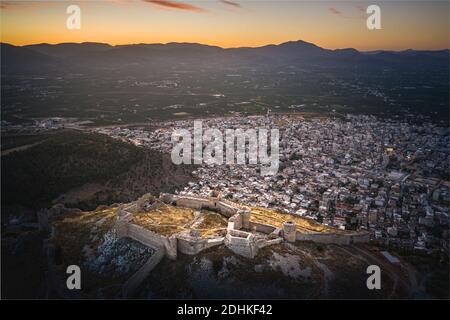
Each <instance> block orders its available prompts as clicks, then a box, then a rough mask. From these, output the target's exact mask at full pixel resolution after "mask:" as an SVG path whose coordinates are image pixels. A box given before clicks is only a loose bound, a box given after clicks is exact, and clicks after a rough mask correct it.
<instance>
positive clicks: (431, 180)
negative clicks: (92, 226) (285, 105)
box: [90, 113, 450, 255]
mask: <svg viewBox="0 0 450 320" xmlns="http://www.w3.org/2000/svg"><path fill="white" fill-rule="evenodd" d="M203 127H204V129H205V130H206V129H208V128H215V129H219V130H221V131H222V132H225V130H226V129H237V128H239V129H242V130H247V129H249V128H267V129H279V131H280V150H279V152H280V155H279V157H280V168H279V170H278V173H277V174H275V175H272V176H261V175H260V170H261V167H260V166H259V165H257V164H256V165H253V164H247V165H239V164H234V165H230V164H223V165H211V164H202V165H200V166H197V167H196V169H195V171H194V172H193V175H194V177H195V178H196V179H195V181H191V182H189V183H188V186H187V187H185V188H184V189H183V190H178V194H180V195H187V194H194V195H200V196H207V195H208V194H210V192H211V191H212V190H217V189H219V190H220V191H221V193H222V195H223V197H224V198H225V199H229V200H234V201H239V202H242V203H244V204H246V205H249V206H258V207H265V208H272V209H276V210H279V211H281V212H285V213H291V214H295V215H298V216H302V217H306V218H310V219H314V220H316V221H318V222H320V223H323V224H325V225H328V226H333V227H337V228H340V229H344V230H368V231H370V232H371V237H372V240H373V241H375V242H378V243H379V244H380V245H385V246H390V247H394V248H397V249H399V250H402V251H421V252H429V253H430V252H441V253H443V254H447V255H448V223H449V216H448V215H449V203H450V183H449V181H448V176H447V174H448V173H447V169H448V160H449V148H448V145H449V135H448V129H447V128H444V127H439V126H437V125H435V124H433V123H431V122H421V124H415V123H413V122H406V121H405V120H396V119H389V118H377V117H375V116H367V115H351V114H348V115H346V116H345V117H336V118H331V117H301V116H298V115H295V114H294V115H272V114H270V113H268V114H267V115H265V116H247V117H244V116H232V117H218V118H208V119H203ZM155 128H156V129H155ZM167 128H174V129H186V130H191V131H192V128H193V120H177V121H165V122H159V123H152V129H151V130H148V129H146V128H145V127H137V128H126V127H104V128H101V127H99V128H94V129H90V130H93V131H95V132H98V133H102V134H106V135H108V136H111V137H113V138H116V139H120V140H124V141H127V142H129V143H133V144H134V145H137V146H142V147H143V148H150V149H153V150H158V151H160V152H163V153H169V154H170V152H171V150H172V147H173V143H172V141H171V135H172V132H173V131H172V129H167Z"/></svg>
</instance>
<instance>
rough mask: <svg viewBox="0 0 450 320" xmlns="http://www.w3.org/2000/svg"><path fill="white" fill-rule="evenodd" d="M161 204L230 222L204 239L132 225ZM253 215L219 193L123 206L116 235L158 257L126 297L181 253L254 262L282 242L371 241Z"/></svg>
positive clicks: (162, 197)
mask: <svg viewBox="0 0 450 320" xmlns="http://www.w3.org/2000/svg"><path fill="white" fill-rule="evenodd" d="M156 202H162V203H165V204H168V205H174V206H177V207H185V208H192V209H195V210H202V209H208V210H212V211H216V212H218V213H220V214H221V215H222V216H224V217H226V218H228V226H227V230H226V235H225V236H216V237H213V238H203V237H201V236H200V235H199V234H197V233H195V232H191V233H186V232H182V233H175V234H172V235H170V236H164V235H161V234H159V233H157V232H154V231H151V230H148V229H146V228H144V227H142V226H139V225H137V224H134V223H133V216H134V214H136V213H139V212H142V210H143V208H145V207H148V206H149V205H152V203H153V204H154V203H156ZM250 218H251V211H250V209H249V208H248V207H246V206H242V205H240V204H238V203H235V202H231V201H229V200H226V199H223V198H222V197H221V194H220V193H219V192H217V191H213V192H211V194H210V196H209V197H199V196H183V195H173V194H167V193H162V194H160V196H159V199H155V198H154V197H153V196H151V195H150V194H146V195H144V196H142V197H141V198H139V199H138V200H136V201H135V202H132V203H130V204H128V205H121V206H120V207H119V209H118V212H117V222H116V226H115V229H116V234H117V236H118V237H119V238H120V237H130V238H132V239H134V240H136V241H138V242H140V243H142V244H144V245H146V246H149V247H152V248H153V249H155V251H156V253H155V254H154V255H153V256H152V257H151V258H150V259H149V261H148V262H146V263H145V264H144V265H143V266H142V267H141V269H139V270H138V271H137V272H136V273H135V274H134V275H133V276H131V278H130V279H129V280H128V281H127V282H126V283H125V284H124V286H123V290H122V292H123V295H124V296H125V297H127V296H131V295H132V294H133V292H134V291H135V290H136V289H137V287H138V286H139V285H140V283H141V282H142V281H143V280H144V279H145V278H146V277H147V275H148V274H149V273H150V272H151V270H152V269H153V268H154V267H156V265H157V264H158V263H159V262H160V261H161V260H162V258H163V257H164V256H166V257H167V258H169V259H176V258H177V254H178V252H180V253H182V254H188V255H195V254H198V253H199V252H201V251H202V250H205V249H207V248H211V247H214V246H218V245H222V244H224V245H225V246H226V247H227V248H229V249H230V250H231V251H233V252H234V253H236V254H239V255H241V256H244V257H247V258H254V257H255V256H256V255H257V254H258V250H259V249H261V248H264V247H266V246H270V245H273V244H278V243H281V242H283V241H287V242H292V243H293V242H295V241H313V242H318V243H334V244H343V245H346V244H351V243H362V242H367V241H369V234H368V233H367V232H346V233H342V232H337V230H336V232H301V231H299V230H297V228H296V224H295V222H294V221H286V222H284V223H283V225H282V227H281V228H279V227H275V226H272V225H268V224H263V223H257V222H254V221H250Z"/></svg>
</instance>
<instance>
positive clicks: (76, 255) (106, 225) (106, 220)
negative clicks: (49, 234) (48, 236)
mask: <svg viewBox="0 0 450 320" xmlns="http://www.w3.org/2000/svg"><path fill="white" fill-rule="evenodd" d="M116 211H117V208H108V209H105V210H98V211H97V210H96V211H90V212H81V213H71V214H68V215H64V216H63V217H62V218H60V219H58V220H56V221H55V222H54V226H55V229H56V236H55V242H56V244H57V245H58V246H59V247H60V248H61V250H62V254H63V257H64V260H66V262H68V263H77V264H79V263H81V262H83V261H84V260H85V256H84V251H83V248H85V246H89V247H90V248H91V249H93V250H95V248H97V247H98V245H99V244H100V243H101V241H102V239H103V236H104V235H105V233H106V232H108V231H109V230H111V229H112V228H113V225H114V222H115V217H116Z"/></svg>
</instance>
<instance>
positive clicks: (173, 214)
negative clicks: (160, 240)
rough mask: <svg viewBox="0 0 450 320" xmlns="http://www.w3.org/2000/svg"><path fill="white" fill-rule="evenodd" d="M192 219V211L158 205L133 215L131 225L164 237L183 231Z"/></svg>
mask: <svg viewBox="0 0 450 320" xmlns="http://www.w3.org/2000/svg"><path fill="white" fill-rule="evenodd" d="M193 219H194V209H191V208H182V207H175V206H170V205H167V204H160V205H158V206H157V207H156V208H154V209H152V210H150V211H147V212H142V213H138V214H136V215H134V218H133V223H135V224H137V225H139V226H141V227H144V228H146V229H148V230H150V231H154V232H157V233H160V234H163V235H165V236H170V235H172V234H175V233H178V232H181V231H183V230H185V226H186V225H187V224H188V223H190V222H191V221H192V220H193Z"/></svg>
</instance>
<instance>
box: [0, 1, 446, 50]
mask: <svg viewBox="0 0 450 320" xmlns="http://www.w3.org/2000/svg"><path fill="white" fill-rule="evenodd" d="M72 4H76V5H78V6H79V7H80V9H81V28H80V29H79V30H69V29H68V28H67V27H66V20H67V18H68V16H69V15H68V14H67V13H66V9H67V7H68V6H69V5H72ZM371 4H376V5H378V6H379V7H380V9H381V29H380V30H369V29H368V28H367V26H366V19H367V17H368V16H369V15H368V14H367V13H366V8H367V6H368V5H371ZM449 6H450V4H449V2H448V1H420V0H413V1H409V0H390V1H368V0H361V1H321V0H316V1H304V0H290V1H286V0H276V1H275V0H262V1H261V0H195V1H189V0H103V1H92V0H83V1H70V0H59V1H37V0H32V1H3V0H2V1H1V5H0V18H1V41H2V42H6V43H10V44H14V45H25V44H34V43H53V44H54V43H62V42H103V43H109V44H112V45H117V44H131V43H168V42H196V43H202V44H209V45H217V46H221V47H225V48H229V47H243V46H244V47H257V46H263V45H267V44H279V43H282V42H286V41H295V40H304V41H308V42H312V43H314V44H316V45H318V46H321V47H324V48H329V49H337V48H356V49H358V50H362V51H368V50H378V49H386V50H404V49H409V48H413V49H424V50H425V49H429V50H437V49H446V48H449V37H450V35H449V11H450V10H449Z"/></svg>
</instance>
